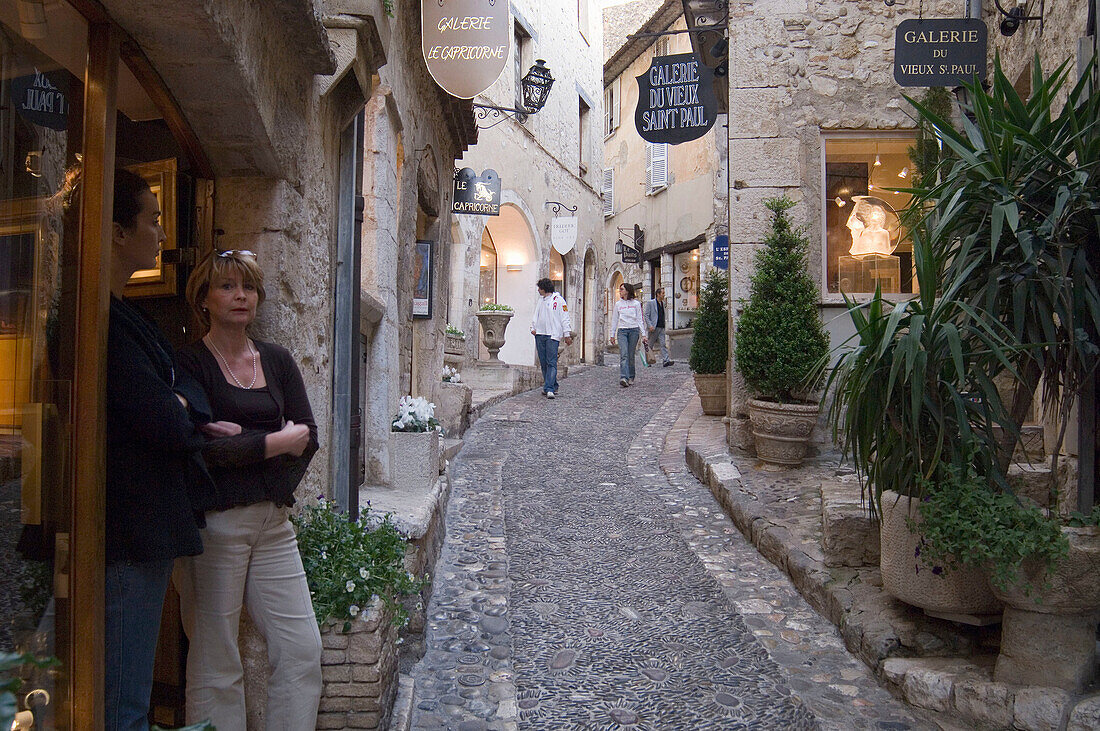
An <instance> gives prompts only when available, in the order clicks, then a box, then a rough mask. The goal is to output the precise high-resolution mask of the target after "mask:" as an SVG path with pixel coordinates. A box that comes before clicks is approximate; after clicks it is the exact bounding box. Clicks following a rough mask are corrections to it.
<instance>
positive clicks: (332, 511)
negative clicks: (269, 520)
mask: <svg viewBox="0 0 1100 731" xmlns="http://www.w3.org/2000/svg"><path fill="white" fill-rule="evenodd" d="M291 521H292V522H293V523H294V528H295V530H296V531H297V532H298V552H299V553H300V554H301V555H302V564H303V566H304V567H305V570H306V580H307V582H308V583H309V594H310V598H312V600H313V611H314V612H315V613H316V615H317V623H318V624H319V625H321V626H322V627H324V626H325V625H326V624H333V625H340V624H341V623H342V629H341V631H342V632H347V631H348V630H350V629H351V623H352V621H353V620H354V619H355V618H356V617H358V616H359V615H360V613H362V612H363V610H365V609H366V607H368V606H369V605H370V603H371V601H372V600H373V599H374V597H375V596H378V597H380V598H381V600H382V602H383V603H384V604H385V605H386V606H387V607H388V608H389V609H391V610H392V611H393V612H394V620H393V621H394V624H397V625H399V626H403V625H404V624H405V623H406V622H408V613H407V612H406V611H405V609H404V607H402V606H401V604H400V603H399V602H398V599H399V598H401V597H402V596H409V595H412V594H416V593H417V592H419V591H420V590H421V589H423V588H424V586H426V585H427V583H428V582H427V579H418V578H416V577H414V576H413V575H412V574H410V573H408V572H406V571H405V546H406V544H405V539H404V537H403V536H402V535H401V534H400V533H399V532H398V531H397V529H396V528H395V527H394V525H393V521H392V520H391V518H390V516H389V515H388V514H387V515H382V516H380V515H378V514H377V513H374V514H371V513H370V503H368V504H367V506H366V509H365V510H364V511H363V513H362V515H360V517H359V520H356V521H351V520H348V517H347V515H344V514H342V513H340V512H337V510H336V508H335V506H334V505H332V504H331V503H330V502H329V501H327V500H325V499H324V497H322V498H321V499H320V500H318V501H317V503H316V504H315V505H308V506H306V507H305V508H304V509H303V510H302V512H301V513H300V514H298V515H297V516H294V517H292V518H291Z"/></svg>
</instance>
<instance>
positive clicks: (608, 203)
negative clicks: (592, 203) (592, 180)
mask: <svg viewBox="0 0 1100 731" xmlns="http://www.w3.org/2000/svg"><path fill="white" fill-rule="evenodd" d="M600 196H601V197H602V198H603V215H604V217H605V218H606V217H607V216H611V215H614V213H615V168H604V171H603V186H601V188H600Z"/></svg>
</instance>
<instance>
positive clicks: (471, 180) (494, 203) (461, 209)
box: [451, 168, 500, 216]
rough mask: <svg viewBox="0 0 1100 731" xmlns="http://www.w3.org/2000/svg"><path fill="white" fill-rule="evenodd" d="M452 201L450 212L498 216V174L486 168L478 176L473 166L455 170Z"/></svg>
mask: <svg viewBox="0 0 1100 731" xmlns="http://www.w3.org/2000/svg"><path fill="white" fill-rule="evenodd" d="M453 201H454V202H453V203H451V213H469V214H473V215H475V216H499V215H500V176H499V175H497V171H496V170H486V171H485V172H483V173H482V174H481V175H480V176H479V175H478V174H477V173H475V172H474V171H473V168H462V169H461V170H456V171H455V180H454V198H453Z"/></svg>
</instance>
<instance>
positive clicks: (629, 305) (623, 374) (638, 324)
mask: <svg viewBox="0 0 1100 731" xmlns="http://www.w3.org/2000/svg"><path fill="white" fill-rule="evenodd" d="M644 325H645V316H644V315H643V314H642V303H641V302H639V301H638V300H637V299H635V298H634V285H633V284H627V283H625V282H624V283H623V284H620V285H619V301H618V302H616V303H615V311H614V312H613V313H612V314H611V332H613V333H615V336H614V337H613V338H611V344H612V345H614V344H615V339H616V338H618V341H619V385H620V386H622V387H623V388H626V387H627V386H629V385H630V384H632V383H634V367H635V366H634V354H635V352H636V351H637V350H638V340H639V339H641V341H642V342H643V343H648V342H649V338H647V337H646V336H645V333H644V330H643V329H642V328H643V326H644Z"/></svg>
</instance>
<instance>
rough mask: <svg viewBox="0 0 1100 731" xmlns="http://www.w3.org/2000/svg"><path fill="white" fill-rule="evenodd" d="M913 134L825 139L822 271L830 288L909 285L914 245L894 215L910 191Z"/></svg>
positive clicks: (899, 289)
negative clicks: (907, 189) (908, 188)
mask: <svg viewBox="0 0 1100 731" xmlns="http://www.w3.org/2000/svg"><path fill="white" fill-rule="evenodd" d="M912 145H913V137H912V135H895V136H889V137H887V136H868V137H832V138H826V139H825V146H824V147H825V268H824V269H825V277H826V290H827V291H828V292H830V293H840V292H843V293H845V294H853V293H868V292H874V291H875V288H876V286H877V287H881V288H882V291H883V292H884V293H887V292H890V293H908V292H912V291H913V245H912V242H911V241H910V240H909V237H908V234H907V233H906V231H905V230H904V228H903V227H902V225H901V222H900V220H899V214H900V213H901V211H902V210H904V209H905V208H906V206H908V205H909V201H910V198H911V196H910V195H909V194H907V193H902V192H899V191H897V190H891V188H907V187H909V186H910V185H911V184H912V183H911V180H912V176H913V173H914V165H913V161H912V160H911V159H910V158H909V148H910V147H911V146H912Z"/></svg>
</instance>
